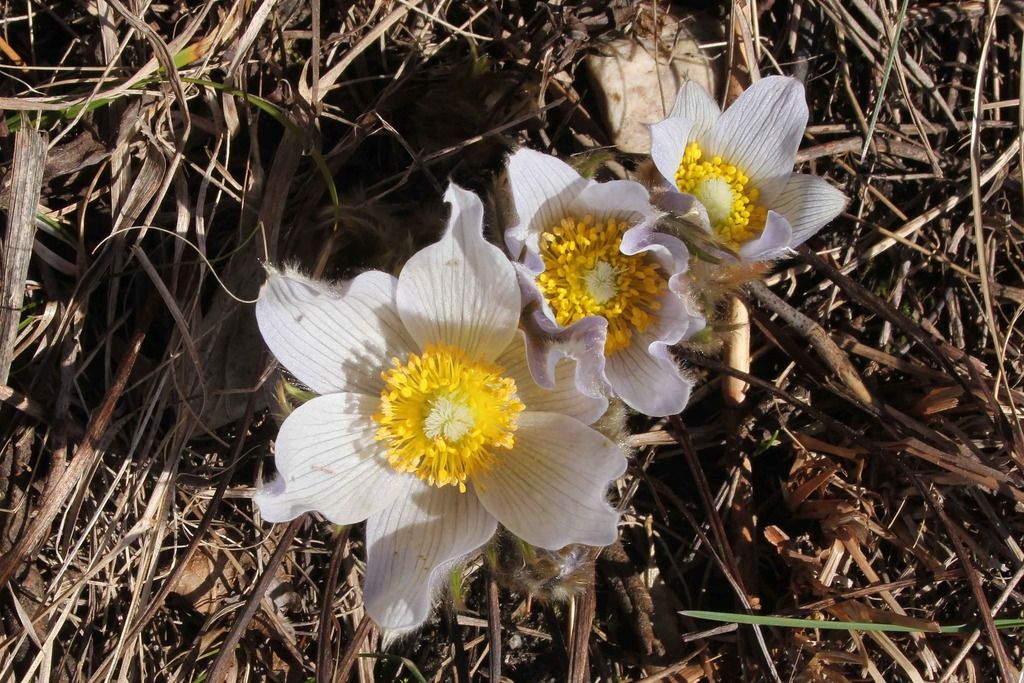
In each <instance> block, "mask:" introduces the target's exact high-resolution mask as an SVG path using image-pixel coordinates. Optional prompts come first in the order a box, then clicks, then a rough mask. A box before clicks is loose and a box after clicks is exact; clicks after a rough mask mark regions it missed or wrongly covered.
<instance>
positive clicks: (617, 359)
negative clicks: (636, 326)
mask: <svg viewBox="0 0 1024 683" xmlns="http://www.w3.org/2000/svg"><path fill="white" fill-rule="evenodd" d="M645 341H646V340H644V339H642V338H640V339H637V340H636V342H635V343H633V344H630V345H629V346H627V347H626V348H624V349H622V350H620V351H618V352H616V353H613V354H612V355H611V356H610V357H609V358H608V362H607V364H606V365H605V374H606V375H607V376H608V382H609V383H611V385H612V389H614V390H615V393H617V394H618V395H619V396H620V397H621V398H622V400H623V401H625V402H626V405H628V406H629V407H630V408H633V409H634V410H636V411H637V412H640V413H643V414H644V415H650V416H651V417H664V416H665V415H675V414H677V413H680V412H682V410H683V408H685V407H686V402H687V401H689V400H690V389H691V388H692V387H693V382H691V381H690V380H689V379H687V378H686V377H684V376H683V375H682V374H680V371H679V367H678V366H677V365H676V362H675V360H673V358H672V355H671V353H670V352H669V350H668V347H667V346H666V345H665V344H662V343H661V342H657V341H653V342H651V343H649V344H648V343H645Z"/></svg>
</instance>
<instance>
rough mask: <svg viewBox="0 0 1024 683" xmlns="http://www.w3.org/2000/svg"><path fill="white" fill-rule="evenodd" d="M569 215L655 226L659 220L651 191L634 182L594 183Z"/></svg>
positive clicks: (574, 204) (576, 202)
mask: <svg viewBox="0 0 1024 683" xmlns="http://www.w3.org/2000/svg"><path fill="white" fill-rule="evenodd" d="M569 211H570V213H572V214H573V215H574V216H576V217H577V218H582V217H583V216H585V215H590V216H593V217H594V218H596V219H597V220H601V219H607V218H621V219H625V220H626V221H627V222H628V223H629V224H634V223H638V222H639V223H641V224H653V223H654V221H655V220H657V218H658V212H657V211H655V210H654V207H653V206H651V197H650V195H649V194H648V193H647V188H645V187H644V186H643V185H641V184H640V183H636V182H633V181H632V180H610V181H608V182H606V183H590V184H589V185H587V186H586V187H585V188H583V191H582V192H580V193H579V195H578V196H577V197H576V200H575V201H573V203H572V205H571V206H570V207H569Z"/></svg>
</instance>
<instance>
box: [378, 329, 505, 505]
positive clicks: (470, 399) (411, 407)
mask: <svg viewBox="0 0 1024 683" xmlns="http://www.w3.org/2000/svg"><path fill="white" fill-rule="evenodd" d="M391 365H392V368H391V369H390V370H386V371H384V372H383V373H382V374H381V378H382V379H383V380H384V390H383V391H382V392H381V395H380V411H379V412H378V413H377V414H376V415H374V416H373V419H374V421H376V422H377V424H378V425H379V426H378V428H377V435H376V439H377V440H378V441H383V442H385V443H386V444H387V459H388V463H389V464H390V465H391V466H392V467H394V468H395V469H396V470H398V471H399V472H411V473H413V474H415V475H416V476H417V477H419V478H420V479H422V480H423V481H425V482H427V483H428V484H430V485H431V486H437V487H439V488H440V487H443V486H458V487H459V490H460V491H462V492H465V491H466V480H467V479H468V480H472V479H473V477H474V475H475V474H477V473H481V472H485V471H487V469H488V468H490V467H491V465H492V464H493V463H494V462H495V460H496V459H497V456H496V455H495V453H494V449H498V448H505V449H508V448H512V446H513V444H514V443H515V439H514V437H513V433H514V432H515V430H516V427H517V426H518V418H519V413H521V412H522V411H523V404H522V402H521V401H520V400H519V397H518V395H517V394H516V383H515V380H513V379H511V378H509V377H503V376H502V373H503V372H504V370H503V369H502V368H500V367H498V366H496V365H492V364H490V363H484V362H480V361H475V360H473V359H471V358H469V357H468V356H467V355H466V354H465V353H464V352H463V351H462V350H461V349H457V348H455V347H451V346H442V345H437V346H433V345H428V346H427V347H426V349H425V350H424V351H423V354H422V355H416V354H410V355H409V358H408V360H406V361H405V362H404V363H403V362H402V361H400V360H399V359H398V358H394V359H392V361H391Z"/></svg>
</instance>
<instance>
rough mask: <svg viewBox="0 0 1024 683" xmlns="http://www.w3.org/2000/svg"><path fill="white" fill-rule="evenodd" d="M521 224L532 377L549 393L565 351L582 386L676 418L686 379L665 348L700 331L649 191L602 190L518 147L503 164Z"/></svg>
mask: <svg viewBox="0 0 1024 683" xmlns="http://www.w3.org/2000/svg"><path fill="white" fill-rule="evenodd" d="M508 176H509V183H510V185H511V188H512V199H513V203H514V205H515V210H516V214H517V217H518V223H517V224H515V225H514V226H512V227H511V228H509V229H508V230H507V231H506V233H505V243H506V245H507V247H508V249H509V252H510V253H511V254H512V256H513V259H515V260H516V261H517V262H518V266H517V267H518V270H519V276H520V278H519V279H520V284H521V285H522V289H523V296H524V303H525V304H526V310H525V313H524V325H525V327H526V329H527V332H528V333H529V334H528V340H527V343H528V352H529V357H530V366H531V368H532V369H533V372H534V377H535V378H537V381H538V382H540V383H541V384H542V385H543V386H551V384H552V378H551V368H552V367H554V363H555V362H557V360H558V359H559V358H560V357H561V356H563V355H568V356H572V357H573V358H575V359H576V360H577V363H578V364H577V385H578V386H579V387H580V389H581V391H585V392H587V393H589V394H591V395H598V394H599V393H600V392H601V391H603V390H605V389H606V388H607V387H610V388H611V390H612V391H613V392H614V393H615V394H617V395H618V396H620V397H621V398H622V400H623V401H625V402H626V404H628V405H629V406H630V407H632V408H634V409H635V410H638V411H639V412H641V413H645V414H647V415H652V416H663V415H672V414H675V413H678V412H680V411H681V410H682V409H683V408H684V407H685V406H686V402H687V400H688V399H689V396H690V389H691V387H692V382H691V381H690V380H689V379H688V378H687V377H686V376H685V375H683V374H682V373H681V372H680V370H679V367H678V366H677V365H676V362H675V361H674V360H673V358H672V355H671V352H670V350H669V347H670V346H671V345H673V344H676V343H678V342H680V341H681V340H684V339H687V338H688V337H690V336H691V335H692V334H693V333H695V332H697V331H699V330H700V329H701V328H703V326H704V319H703V318H702V317H701V316H700V315H699V314H698V313H696V312H695V310H694V309H693V307H692V305H691V303H690V302H689V299H688V297H687V296H686V293H685V290H686V288H687V285H686V282H685V280H684V273H685V272H686V268H687V260H688V253H687V250H686V247H685V246H684V245H683V243H682V242H680V241H679V240H678V239H676V238H675V237H672V236H670V235H666V234H662V233H659V232H656V231H655V230H654V224H655V222H656V220H657V218H658V215H659V214H658V213H657V212H656V211H655V209H654V208H652V207H651V205H650V200H649V197H648V194H647V190H646V189H645V188H644V187H643V186H642V185H640V184H639V183H635V182H632V181H628V180H614V181H611V182H606V183H598V182H596V181H593V180H588V179H586V178H583V177H581V176H580V174H579V173H577V172H576V171H575V170H573V168H572V167H571V166H569V165H568V164H566V163H565V162H563V161H560V160H559V159H557V158H555V157H553V156H550V155H547V154H541V153H539V152H534V151H532V150H528V149H521V150H519V151H518V152H516V153H515V154H513V155H512V157H511V158H510V159H509V163H508Z"/></svg>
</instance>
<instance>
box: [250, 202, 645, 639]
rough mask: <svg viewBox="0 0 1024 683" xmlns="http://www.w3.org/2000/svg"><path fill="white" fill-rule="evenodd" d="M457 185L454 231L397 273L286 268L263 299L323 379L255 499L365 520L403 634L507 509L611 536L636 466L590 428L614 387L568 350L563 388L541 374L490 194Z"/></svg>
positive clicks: (550, 531)
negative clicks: (538, 377)
mask: <svg viewBox="0 0 1024 683" xmlns="http://www.w3.org/2000/svg"><path fill="white" fill-rule="evenodd" d="M445 198H446V200H447V201H448V202H449V203H450V204H451V206H452V214H451V218H450V219H449V223H448V228H447V230H446V232H445V234H444V236H443V237H442V238H441V240H440V241H439V242H437V243H435V244H433V245H431V246H428V247H426V248H424V249H423V250H421V251H419V252H418V253H416V254H415V255H413V256H412V257H411V258H410V259H409V261H408V262H407V263H406V264H405V267H404V268H403V269H402V271H401V274H400V275H399V277H398V278H395V277H393V276H391V275H388V274H386V273H382V272H378V271H369V272H366V273H363V274H361V275H359V276H357V277H356V278H354V279H353V280H350V281H347V282H344V283H342V284H341V285H340V286H337V287H332V286H328V285H326V284H324V283H322V282H317V281H314V280H310V279H307V278H305V277H302V276H300V275H297V274H295V273H291V272H285V273H280V272H272V273H271V274H270V277H269V278H268V280H267V283H266V284H265V285H264V287H263V289H262V291H261V292H260V298H259V301H258V303H257V304H256V317H257V320H258V322H259V327H260V331H261V332H262V334H263V337H264V339H265V340H266V343H267V345H268V346H269V347H270V349H271V351H273V353H274V355H275V356H276V357H277V359H278V360H279V361H280V362H281V364H282V365H283V366H284V367H285V368H286V369H287V370H288V371H289V372H290V373H291V374H292V375H294V376H295V378H296V379H297V380H299V381H300V382H302V383H303V384H305V385H307V386H308V387H309V388H310V389H312V390H313V391H314V392H316V393H318V394H320V396H318V397H316V398H314V399H312V400H310V401H309V402H307V403H305V404H303V405H302V406H300V407H299V408H298V409H296V410H295V411H294V412H293V413H292V414H291V415H289V416H288V418H287V419H286V420H285V422H284V424H283V425H282V427H281V431H280V433H279V435H278V438H277V444H276V453H275V463H276V465H277V470H278V475H277V478H276V479H274V480H273V481H271V482H270V483H269V484H267V485H265V486H263V487H262V488H260V489H259V490H258V491H257V493H256V494H255V496H254V499H255V502H256V505H257V506H258V507H259V509H260V512H261V514H262V515H263V518H264V519H266V520H268V521H271V522H283V521H286V520H290V519H293V518H295V517H296V516H298V515H300V514H302V513H304V512H307V511H317V512H320V513H321V514H323V515H324V516H325V517H326V518H327V519H329V520H330V521H332V522H335V523H337V524H352V523H355V522H360V521H362V520H367V525H366V547H367V564H366V582H365V588H364V601H365V603H366V609H367V612H368V613H369V614H370V616H371V617H372V618H373V619H374V620H375V621H376V622H377V623H378V624H379V625H380V626H381V627H382V628H384V629H385V630H388V631H404V630H408V629H412V628H415V627H417V626H418V625H420V624H421V623H422V622H423V621H424V620H425V619H426V618H427V616H428V615H429V612H430V605H431V600H432V596H433V595H434V593H435V592H436V589H437V588H438V587H439V586H440V585H441V584H443V581H442V579H443V577H444V576H445V574H446V572H447V571H448V570H449V569H450V568H451V566H452V565H453V564H454V563H456V562H458V561H459V560H460V559H462V558H464V557H465V556H466V555H467V554H469V553H472V552H473V551H475V550H476V549H478V548H479V547H480V546H481V545H483V544H484V543H486V542H487V541H488V539H490V537H491V536H492V535H493V534H494V532H495V529H496V526H497V524H498V522H501V524H503V525H504V526H505V527H506V528H508V529H509V530H510V531H512V532H513V533H514V534H516V535H517V536H519V537H520V538H522V539H524V540H525V541H527V542H528V543H531V544H533V545H536V546H539V547H542V548H549V549H556V548H561V547H563V546H565V545H567V544H570V543H583V544H588V545H606V544H608V543H611V542H612V541H613V540H615V537H616V524H617V521H618V514H617V513H616V512H615V510H613V509H612V508H611V506H610V505H609V504H608V502H607V501H606V499H605V495H606V492H607V489H608V486H609V483H610V482H611V481H612V480H614V479H615V478H616V477H618V476H619V475H621V474H622V472H623V471H624V469H625V466H626V460H625V457H624V455H623V453H622V452H621V450H620V449H619V448H618V447H617V446H615V444H613V443H612V442H611V441H609V440H608V439H607V438H606V437H604V436H602V435H601V434H599V433H598V432H596V431H595V430H593V429H591V428H590V427H588V426H587V425H588V424H590V423H591V422H593V421H594V420H596V419H597V418H598V417H599V416H600V415H601V414H602V413H603V412H604V410H605V408H606V407H607V402H606V401H605V400H603V399H600V398H593V397H587V396H584V395H582V394H580V393H579V392H578V391H577V389H576V388H575V384H574V381H573V369H572V367H571V364H569V363H568V362H566V363H563V364H561V365H560V366H558V367H556V368H555V371H554V377H553V380H554V381H553V387H552V388H551V389H550V390H549V389H542V388H541V387H539V386H538V385H537V384H536V383H535V382H534V381H533V380H532V379H531V377H530V373H529V370H528V367H527V362H526V356H525V346H524V341H523V334H522V332H520V331H519V330H518V322H519V314H520V309H521V306H520V293H519V289H518V286H517V284H516V278H515V272H514V269H513V266H512V264H511V263H510V262H509V260H508V259H507V258H506V257H505V255H504V254H503V253H502V252H501V251H500V250H499V249H498V248H497V247H495V246H494V245H491V244H489V243H487V242H486V241H485V240H484V238H483V234H482V223H483V206H482V204H481V202H480V200H479V199H478V198H477V197H476V195H474V194H472V193H470V192H467V191H466V190H463V189H461V188H459V187H457V186H455V185H452V186H450V187H449V189H448V192H447V194H446V195H445Z"/></svg>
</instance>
